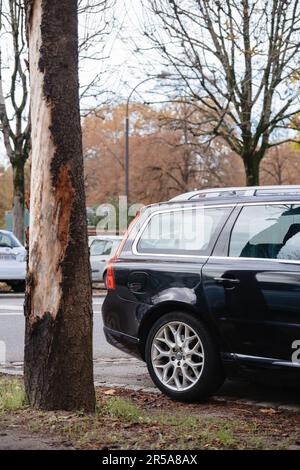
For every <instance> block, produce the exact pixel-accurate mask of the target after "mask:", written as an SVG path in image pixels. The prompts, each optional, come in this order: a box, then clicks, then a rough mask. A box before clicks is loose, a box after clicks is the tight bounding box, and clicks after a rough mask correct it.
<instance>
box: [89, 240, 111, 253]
mask: <svg viewBox="0 0 300 470" xmlns="http://www.w3.org/2000/svg"><path fill="white" fill-rule="evenodd" d="M112 245H113V242H112V241H111V240H94V241H93V243H92V245H91V255H92V256H101V255H110V253H111V248H112Z"/></svg>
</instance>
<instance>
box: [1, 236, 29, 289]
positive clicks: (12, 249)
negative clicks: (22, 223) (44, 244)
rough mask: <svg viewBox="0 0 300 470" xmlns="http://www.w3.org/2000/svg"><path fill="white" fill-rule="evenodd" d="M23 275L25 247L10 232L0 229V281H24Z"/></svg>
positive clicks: (24, 272) (24, 275)
mask: <svg viewBox="0 0 300 470" xmlns="http://www.w3.org/2000/svg"><path fill="white" fill-rule="evenodd" d="M9 245H10V246H9ZM25 277H26V249H25V248H24V246H23V245H22V244H21V243H20V242H19V241H18V240H17V239H16V237H15V236H14V235H13V234H12V232H9V231H6V230H0V281H1V282H7V281H8V282H9V281H24V280H25Z"/></svg>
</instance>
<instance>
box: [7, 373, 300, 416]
mask: <svg viewBox="0 0 300 470" xmlns="http://www.w3.org/2000/svg"><path fill="white" fill-rule="evenodd" d="M0 373H2V374H7V375H13V376H18V377H20V376H22V375H23V370H22V369H21V370H20V369H18V368H10V369H9V368H7V369H6V368H5V367H4V368H3V367H1V368H0ZM94 385H95V387H99V388H123V389H126V390H131V391H133V392H142V393H152V394H155V395H162V392H161V391H160V390H158V388H156V387H142V386H140V385H130V384H127V383H124V384H120V383H117V384H116V383H108V382H104V381H99V380H95V381H94ZM212 400H213V401H215V402H217V403H228V404H230V405H246V406H254V407H255V408H260V409H263V410H266V409H272V410H274V412H275V413H276V412H277V413H280V412H290V413H300V405H290V404H281V403H278V402H272V401H270V402H268V401H265V402H260V401H255V400H249V399H246V398H229V397H226V396H224V395H220V396H215V395H214V396H213V397H212Z"/></svg>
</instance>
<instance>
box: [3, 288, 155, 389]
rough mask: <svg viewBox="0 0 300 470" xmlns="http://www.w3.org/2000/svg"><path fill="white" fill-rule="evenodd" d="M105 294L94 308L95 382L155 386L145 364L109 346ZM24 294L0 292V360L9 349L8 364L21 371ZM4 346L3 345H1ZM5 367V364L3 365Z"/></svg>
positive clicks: (95, 298)
mask: <svg viewBox="0 0 300 470" xmlns="http://www.w3.org/2000/svg"><path fill="white" fill-rule="evenodd" d="M103 299H104V298H103V297H94V298H93V310H94V339H93V343H94V374H95V380H96V383H99V384H100V383H106V384H107V383H109V384H114V383H119V384H126V385H135V386H139V385H140V386H141V387H153V384H152V382H151V380H150V379H149V377H148V374H147V370H146V367H145V365H144V364H143V363H142V362H141V361H138V360H137V359H135V358H132V357H130V356H128V355H127V354H125V353H122V351H119V350H118V349H116V348H113V347H112V346H110V345H109V344H108V343H107V342H106V340H105V337H104V334H103V323H102V316H101V305H102V303H103ZM23 302H24V297H23V296H21V295H17V296H16V295H11V294H0V363H1V362H3V359H1V349H2V351H3V345H4V344H5V349H6V354H5V357H6V364H5V367H7V368H8V369H9V370H10V371H15V372H16V373H18V372H21V370H22V366H23V364H22V363H23V349H24V316H23ZM1 346H2V348H1ZM2 355H3V354H2ZM2 367H3V364H2Z"/></svg>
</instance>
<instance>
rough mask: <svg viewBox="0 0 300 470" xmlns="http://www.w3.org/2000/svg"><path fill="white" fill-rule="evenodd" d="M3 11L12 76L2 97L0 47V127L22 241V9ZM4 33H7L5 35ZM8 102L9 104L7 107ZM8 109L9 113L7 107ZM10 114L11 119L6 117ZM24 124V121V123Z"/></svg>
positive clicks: (0, 24) (0, 26)
mask: <svg viewBox="0 0 300 470" xmlns="http://www.w3.org/2000/svg"><path fill="white" fill-rule="evenodd" d="M5 4H6V5H5V6H6V8H3V1H1V3H0V34H1V39H2V38H3V37H5V38H6V37H7V34H8V36H9V39H10V44H9V46H10V47H11V60H12V66H11V70H12V73H11V76H10V87H9V92H8V96H5V94H4V86H3V82H4V76H3V74H4V71H5V68H7V67H8V64H6V67H5V64H4V63H3V59H2V51H1V47H0V124H1V131H2V134H3V140H4V145H5V149H6V155H7V157H8V159H9V161H10V163H11V165H12V169H13V232H14V233H15V235H16V236H17V238H19V240H21V241H23V238H24V207H25V176H24V168H25V163H26V161H27V159H28V156H29V142H30V129H29V127H30V126H29V122H28V121H27V120H26V119H24V118H26V116H27V111H28V110H27V100H28V83H27V73H26V65H25V62H24V60H22V57H23V54H24V50H25V48H26V45H25V38H24V28H23V26H24V9H23V7H22V5H21V4H20V3H19V2H17V1H15V0H7V1H6V2H5ZM4 27H5V31H4ZM5 33H6V34H5ZM8 102H9V104H8ZM8 107H9V108H10V109H11V112H10V113H9V111H8V109H7V108H8ZM9 115H11V116H12V117H9ZM26 121H27V122H26Z"/></svg>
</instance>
